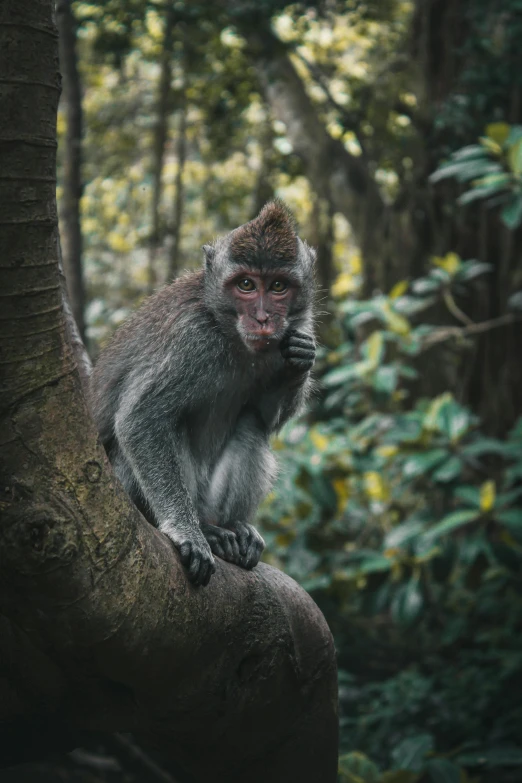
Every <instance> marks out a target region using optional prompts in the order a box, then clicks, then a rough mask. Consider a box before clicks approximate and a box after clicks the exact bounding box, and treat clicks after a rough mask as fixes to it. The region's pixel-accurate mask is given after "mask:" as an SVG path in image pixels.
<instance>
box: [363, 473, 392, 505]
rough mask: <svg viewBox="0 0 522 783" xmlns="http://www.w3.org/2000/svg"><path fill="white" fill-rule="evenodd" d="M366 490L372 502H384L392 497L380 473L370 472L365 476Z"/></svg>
mask: <svg viewBox="0 0 522 783" xmlns="http://www.w3.org/2000/svg"><path fill="white" fill-rule="evenodd" d="M364 489H365V492H366V495H367V496H368V497H369V498H370V500H377V501H383V500H388V498H389V497H390V490H389V487H388V486H387V484H386V482H385V481H384V479H383V477H382V476H381V475H380V473H377V472H376V471H375V470H369V471H368V472H367V473H365V474H364Z"/></svg>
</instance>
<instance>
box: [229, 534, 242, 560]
mask: <svg viewBox="0 0 522 783" xmlns="http://www.w3.org/2000/svg"><path fill="white" fill-rule="evenodd" d="M230 545H231V547H232V557H233V560H232V562H233V563H238V562H239V561H240V559H241V555H240V553H239V541H238V540H237V535H236V534H235V533H234V535H233V536H232V538H231V539H230Z"/></svg>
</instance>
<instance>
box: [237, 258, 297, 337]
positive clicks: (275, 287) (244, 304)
mask: <svg viewBox="0 0 522 783" xmlns="http://www.w3.org/2000/svg"><path fill="white" fill-rule="evenodd" d="M226 289H227V291H228V295H229V296H230V298H231V299H232V302H233V308H234V310H235V312H236V314H237V322H236V327H237V331H238V332H239V335H240V337H241V339H242V341H243V342H244V344H245V345H246V346H247V348H248V349H249V350H250V351H253V352H259V351H261V352H264V351H270V350H275V349H276V348H277V347H278V345H279V343H280V341H281V340H282V338H283V336H284V334H285V331H286V329H287V327H288V314H289V310H290V307H291V304H292V302H293V300H294V299H295V296H296V284H295V282H294V281H292V279H291V278H290V277H289V275H288V273H284V274H283V273H279V272H277V271H271V272H270V273H269V274H262V273H260V272H259V271H254V270H252V269H241V270H240V271H239V272H238V273H236V274H235V275H234V276H233V277H232V278H231V279H229V280H228V281H227V283H226Z"/></svg>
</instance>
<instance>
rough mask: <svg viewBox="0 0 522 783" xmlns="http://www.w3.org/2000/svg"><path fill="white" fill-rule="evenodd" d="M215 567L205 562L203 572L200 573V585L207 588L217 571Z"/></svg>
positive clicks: (202, 567)
mask: <svg viewBox="0 0 522 783" xmlns="http://www.w3.org/2000/svg"><path fill="white" fill-rule="evenodd" d="M215 570H216V569H215V567H213V564H212V563H211V562H210V560H208V561H203V564H202V566H201V571H200V572H199V583H200V585H201V586H202V587H206V586H207V585H208V583H209V582H210V577H211V576H212V574H213V573H214V571H215Z"/></svg>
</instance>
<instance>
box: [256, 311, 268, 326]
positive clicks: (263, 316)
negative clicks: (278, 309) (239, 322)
mask: <svg viewBox="0 0 522 783" xmlns="http://www.w3.org/2000/svg"><path fill="white" fill-rule="evenodd" d="M256 321H257V322H258V324H266V322H267V321H268V313H256Z"/></svg>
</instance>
